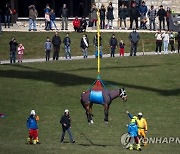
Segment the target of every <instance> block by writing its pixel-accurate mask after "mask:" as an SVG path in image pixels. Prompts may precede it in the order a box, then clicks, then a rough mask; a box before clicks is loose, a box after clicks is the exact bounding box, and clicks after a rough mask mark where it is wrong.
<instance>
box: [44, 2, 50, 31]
mask: <svg viewBox="0 0 180 154" xmlns="http://www.w3.org/2000/svg"><path fill="white" fill-rule="evenodd" d="M50 12H51V8H50V6H49V4H46V8H45V9H44V17H45V27H46V28H47V27H48V25H49V23H48V22H49V17H47V15H49V14H50ZM47 18H48V20H47ZM47 24H48V25H47ZM46 28H45V30H47V29H46ZM49 29H50V27H49Z"/></svg>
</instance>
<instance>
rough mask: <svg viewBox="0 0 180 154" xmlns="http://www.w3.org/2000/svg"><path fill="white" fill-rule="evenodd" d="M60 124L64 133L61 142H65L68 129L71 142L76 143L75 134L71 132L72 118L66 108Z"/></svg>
mask: <svg viewBox="0 0 180 154" xmlns="http://www.w3.org/2000/svg"><path fill="white" fill-rule="evenodd" d="M60 124H61V125H62V135H61V139H60V142H61V143H63V141H64V137H65V133H66V131H67V132H68V134H69V138H70V141H71V143H75V140H74V139H73V135H72V132H71V118H70V115H69V110H68V109H66V110H65V111H64V115H63V116H62V117H61V119H60Z"/></svg>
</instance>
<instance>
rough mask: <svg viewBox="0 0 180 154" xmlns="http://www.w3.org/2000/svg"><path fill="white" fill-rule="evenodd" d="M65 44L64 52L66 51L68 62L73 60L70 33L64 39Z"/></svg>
mask: <svg viewBox="0 0 180 154" xmlns="http://www.w3.org/2000/svg"><path fill="white" fill-rule="evenodd" d="M63 43H64V51H65V57H66V60H67V59H68V58H69V59H70V60H71V48H70V45H71V39H70V37H69V33H67V34H66V37H65V38H64V40H63Z"/></svg>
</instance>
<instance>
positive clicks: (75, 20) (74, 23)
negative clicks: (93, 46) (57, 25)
mask: <svg viewBox="0 0 180 154" xmlns="http://www.w3.org/2000/svg"><path fill="white" fill-rule="evenodd" d="M73 26H74V30H75V32H79V30H80V20H79V19H78V17H77V16H76V17H75V19H74V20H73Z"/></svg>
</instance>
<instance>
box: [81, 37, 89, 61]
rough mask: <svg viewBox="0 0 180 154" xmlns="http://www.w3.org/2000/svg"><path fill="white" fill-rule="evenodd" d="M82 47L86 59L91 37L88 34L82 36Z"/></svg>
mask: <svg viewBox="0 0 180 154" xmlns="http://www.w3.org/2000/svg"><path fill="white" fill-rule="evenodd" d="M80 47H81V49H82V52H83V57H84V59H85V58H87V57H88V47H89V39H88V37H87V35H86V34H83V37H82V38H81V42H80Z"/></svg>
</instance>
